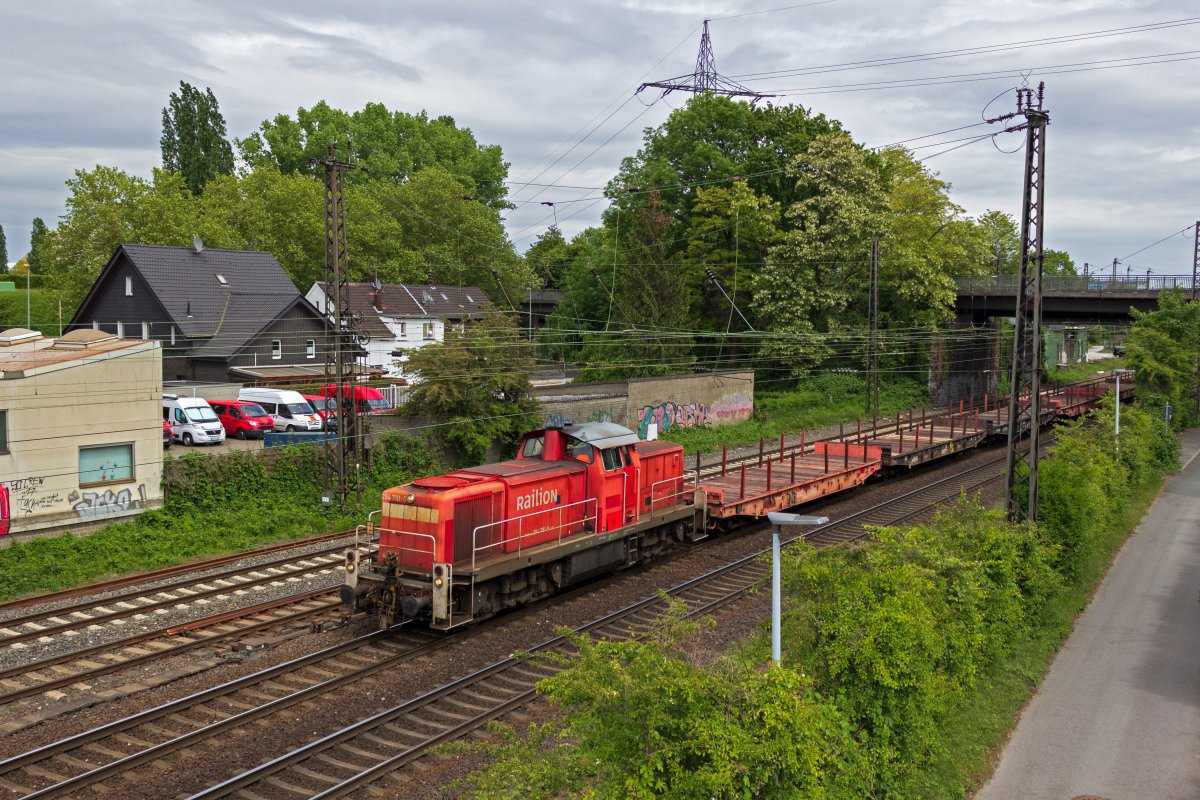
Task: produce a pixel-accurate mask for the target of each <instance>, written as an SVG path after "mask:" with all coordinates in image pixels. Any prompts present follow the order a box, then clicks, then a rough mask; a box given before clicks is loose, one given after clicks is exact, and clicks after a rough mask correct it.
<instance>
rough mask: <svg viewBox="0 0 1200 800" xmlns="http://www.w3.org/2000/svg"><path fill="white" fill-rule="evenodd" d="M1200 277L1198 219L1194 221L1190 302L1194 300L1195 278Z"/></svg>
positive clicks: (1199, 232) (1199, 227)
mask: <svg viewBox="0 0 1200 800" xmlns="http://www.w3.org/2000/svg"><path fill="white" fill-rule="evenodd" d="M1198 277H1200V220H1197V222H1196V243H1195V245H1193V247H1192V302H1193V303H1194V302H1196V279H1197V278H1198Z"/></svg>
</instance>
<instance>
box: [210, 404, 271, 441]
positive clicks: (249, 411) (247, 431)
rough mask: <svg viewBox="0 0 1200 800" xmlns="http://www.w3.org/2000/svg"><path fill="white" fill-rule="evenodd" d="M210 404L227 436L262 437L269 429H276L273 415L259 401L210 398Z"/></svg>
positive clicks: (242, 437) (240, 437) (241, 437)
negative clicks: (272, 418)
mask: <svg viewBox="0 0 1200 800" xmlns="http://www.w3.org/2000/svg"><path fill="white" fill-rule="evenodd" d="M208 404H209V405H210V406H212V410H213V411H214V412H215V413H216V415H217V419H219V420H221V425H222V426H223V427H224V428H225V435H226V436H236V437H237V438H239V439H261V438H263V434H264V433H266V432H267V431H273V430H275V423H274V422H273V421H272V420H271V416H270V415H269V414H268V413H267V412H266V411H265V410H264V409H263V407H262V406H260V405H259V404H258V403H251V402H249V401H246V400H209V401H208Z"/></svg>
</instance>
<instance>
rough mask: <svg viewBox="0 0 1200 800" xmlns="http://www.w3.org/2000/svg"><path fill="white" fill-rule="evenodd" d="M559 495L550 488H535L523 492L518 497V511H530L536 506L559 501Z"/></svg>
mask: <svg viewBox="0 0 1200 800" xmlns="http://www.w3.org/2000/svg"><path fill="white" fill-rule="evenodd" d="M557 502H558V495H557V494H555V493H554V492H552V491H550V490H549V489H534V490H533V491H532V492H529V493H528V494H523V495H521V496H520V497H518V498H517V511H528V510H529V509H531V508H533V507H534V506H542V505H548V504H550V503H557Z"/></svg>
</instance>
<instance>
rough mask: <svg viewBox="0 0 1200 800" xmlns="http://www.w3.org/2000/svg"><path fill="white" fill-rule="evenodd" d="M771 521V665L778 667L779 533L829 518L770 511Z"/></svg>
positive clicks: (815, 523)
mask: <svg viewBox="0 0 1200 800" xmlns="http://www.w3.org/2000/svg"><path fill="white" fill-rule="evenodd" d="M767 519H769V520H770V521H771V663H772V664H774V665H775V666H779V659H780V650H781V648H780V635H779V629H780V617H781V616H782V613H781V611H780V605H781V603H780V590H779V531H780V529H782V528H783V527H785V526H788V527H791V526H807V527H813V526H817V525H827V524H829V517H808V516H805V515H803V514H787V513H784V512H782V511H772V512H771V513H769V514H767Z"/></svg>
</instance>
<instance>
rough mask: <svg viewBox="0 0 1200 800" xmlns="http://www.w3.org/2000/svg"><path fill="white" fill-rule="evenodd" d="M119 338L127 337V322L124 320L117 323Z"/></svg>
mask: <svg viewBox="0 0 1200 800" xmlns="http://www.w3.org/2000/svg"><path fill="white" fill-rule="evenodd" d="M117 338H118V339H124V338H125V323H124V322H118V323H117Z"/></svg>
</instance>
